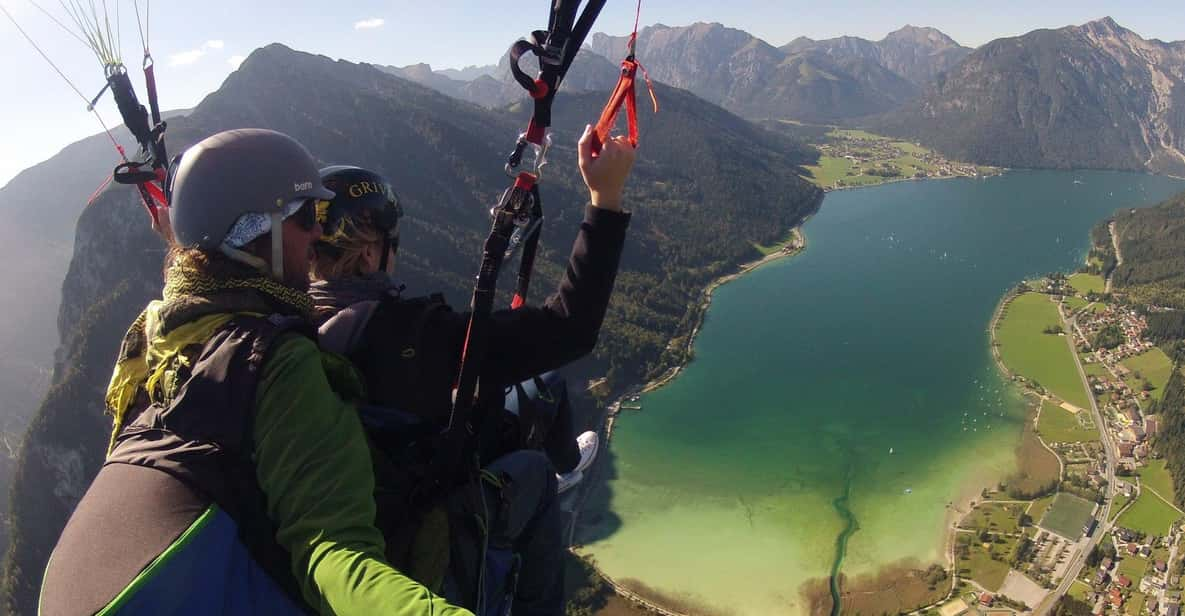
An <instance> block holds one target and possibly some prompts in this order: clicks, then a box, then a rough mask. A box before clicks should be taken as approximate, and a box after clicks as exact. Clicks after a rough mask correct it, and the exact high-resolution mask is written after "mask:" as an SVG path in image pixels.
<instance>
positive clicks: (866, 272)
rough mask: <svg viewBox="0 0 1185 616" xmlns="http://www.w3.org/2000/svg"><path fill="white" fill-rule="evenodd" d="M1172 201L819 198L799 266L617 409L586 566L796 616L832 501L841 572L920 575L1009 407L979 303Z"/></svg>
mask: <svg viewBox="0 0 1185 616" xmlns="http://www.w3.org/2000/svg"><path fill="white" fill-rule="evenodd" d="M1075 179H1077V180H1080V181H1081V183H1079V184H1076V183H1074V180H1075ZM1179 190H1185V183H1181V182H1177V181H1174V180H1170V179H1167V178H1159V177H1151V176H1145V175H1137V174H1122V173H1110V172H1015V173H1010V174H1008V175H1006V176H1003V177H999V178H992V179H987V180H949V181H932V182H909V183H900V184H892V185H888V186H881V187H876V188H869V189H861V190H852V191H841V192H834V193H830V194H828V195H827V198H826V200H825V201H824V203H823V207H822V210H821V212H820V213H819V215H818V216H816V217H815V218H814V219H812V220H811V221H810V222H809V223H808V224H807V225H806V228H805V232H806V235H807V242H808V248H807V250H806V252H805V253H803V254H802V255H800V256H798V257H795V258H794V259H790V260H786V261H781V262H776V263H774V264H771V265H769V266H766V267H764V268H761V269H759V270H757V271H756V272H754V273H752V274H750V275H748V276H745V277H743V278H741V279H739V280H737V281H735V282H733V283H730V284H728V285H725V286H724V287H721V288H720V289H718V290H717V292H716V295H715V299H714V301H713V304H712V307H711V309H710V311H709V314H708V318H707V321H706V323H705V325H704V327H703V329H702V331H701V334H700V336H699V338H698V340H697V341H696V360H695V361H694V362H692V363H691V364H690V365H689V366H688V367H687V368H686V369H685V370H684V372H683V373H682V374H681V375H680V376H679V378H677V379H676V380H675V381H674V382H672V383H671V384H670V385H668V386H667V387H665V388H663V389H661V390H659V391H657V392H654V393H652V394H649V395H646V396H644V397H643V399H642V403H643V405H644V410H643V411H623V413H624V415H623V417H622V418H621V419H620V420H619V422H618V424H617V427H616V429H615V432H614V437H613V442H612V447H611V451H610V455H612V457H613V460H612V468H613V471H614V473H613V474H614V477H613V478H612V479H611V480H610V481H608V482H607V484H606V486H605V487H604V488H603V489H602V490H601V494H599V496H600V497H601V498H599V499H594V500H600V501H603V502H604V503H607V510H603V511H600V512H597V511H592V512H590V515H586V516H584V517H583V519H585V520H590V519H591V520H594V521H595V522H596V524H595V526H594V527H592V528H587V529H585V530H584V531H582V535H581V537H580V539H581V541H582V542H583V543H584V544H585V545H586V552H588V553H590V554H592V555H593V556H594V557H595V558H596V560H597V562H598V564H599V565H600V566H601V567H602V568H603V569H604V570H605V571H606V572H607V573H608V574H609V575H611V576H613V577H614V578H617V579H619V580H630V579H632V580H638V581H640V582H642V583H643V584H645V585H646V586H648V587H650V588H652V589H655V590H657V591H658V592H659V593H662V594H664V595H666V596H671V597H676V598H678V599H679V600H681V601H686V602H689V603H693V604H697V605H699V606H702V607H704V608H707V609H705V610H704V611H708V612H718V613H733V614H799V613H803V610H804V601H803V598H802V597H801V595H800V591H801V586H802V584H803V582H805V581H807V580H808V579H812V578H814V579H818V578H823V579H825V578H826V577H827V576H828V575H829V574H830V572H831V568H832V565H833V563H834V562H835V556H836V549H837V540H838V539H839V538H840V535H841V533H842V532H843V531H844V529H845V528H848V527H849V520H848V519H846V518H845V516H844V515H843V514H842V513H841V509H842V507H838V506H837V504H842V505H843V506H844V507H846V508H847V509H849V510H850V512H851V515H852V516H853V517H854V523H855V526H854V527H855V528H856V531H855V532H854V533H851V535H850V537H849V538H848V539H847V542H846V553H845V554H844V558H843V561H842V571H843V572H844V573H845V574H847V575H859V574H862V573H872V572H875V571H877V570H878V569H879V568H880V567H882V566H884V565H886V564H890V563H894V562H897V561H900V560H902V559H914V560H917V561H922V562H926V561H938V560H940V559H941V554H940V551H941V545H942V540H943V528H944V520H945V518H946V515H947V505H948V503H950V502H952V501H957V500H958V499H959V498H961V497H962V496H964V495H966V494H967V493H969V492H978V491H979V488H980V487H982V486H984V485H987V483H988V482H990V481H993V480H994V479H996V478H999V477H1002V476H1004V475H1006V474H1007V473H1009V472H1011V471H1012V470H1013V466H1014V457H1013V456H1014V454H1013V449H1014V446H1015V443H1016V441H1017V438H1018V436H1019V433H1020V425H1021V421H1022V419H1021V416H1022V414H1023V409H1022V407H1021V404H1020V401H1019V398H1018V396H1017V395H1016V394H1015V392H1013V391H1011V390H1010V388H1008V387H1007V386H1005V384H1003V383H1002V382H1001V381H1000V379H999V377H998V375H997V374H996V371H995V369H994V368H993V366H992V363H991V358H990V354H989V349H988V335H987V331H986V328H987V324H988V321H989V319H990V317H991V312H992V309H993V308H994V306H995V303H996V301H997V300H998V299H999V297H1000V296H1001V294H1002V293H1003V292H1004V291H1005V290H1006V289H1007V288H1008V287H1010V286H1011V285H1013V284H1014V283H1016V282H1017V281H1019V280H1021V279H1022V278H1023V277H1024V276H1025V275H1028V274H1034V273H1041V272H1047V271H1051V270H1063V269H1072V268H1074V267H1076V266H1077V265H1078V264H1079V263H1081V261H1082V259H1083V257H1084V256H1085V253H1086V250H1087V248H1088V244H1089V238H1088V232H1089V229H1090V228H1091V226H1092V225H1094V224H1095V223H1096V222H1097V221H1098V220H1100V219H1102V218H1103V217H1105V216H1106V215H1107V214H1109V213H1110V212H1112V211H1114V210H1116V209H1118V208H1121V207H1130V206H1139V205H1147V204H1151V203H1154V202H1156V201H1159V200H1161V199H1163V198H1165V197H1167V196H1169V195H1171V194H1173V193H1175V192H1177V191H1179ZM890 448H892V450H893V451H892V453H890ZM849 480H850V493H848V495H847V499H846V501H844V500H843V498H844V495H845V493H846V490H847V487H848V481H849ZM821 588H822V589H823V591H824V592H826V588H827V587H826V584H823V585H822V586H821Z"/></svg>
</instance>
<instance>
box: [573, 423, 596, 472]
mask: <svg viewBox="0 0 1185 616" xmlns="http://www.w3.org/2000/svg"><path fill="white" fill-rule="evenodd" d="M599 445H600V439H599V438H597V433H596V432H593V431H592V430H589V431H588V432H585V433H583V434H581V435H580V436H578V437H576V447H578V448H579V449H580V462H578V463H577V464H576V468H574V469H572V472H580V471H584V470H586V469H588V467H590V466H592V463H593V460H596V459H597V448H598V446H599Z"/></svg>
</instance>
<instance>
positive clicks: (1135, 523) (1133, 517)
mask: <svg viewBox="0 0 1185 616" xmlns="http://www.w3.org/2000/svg"><path fill="white" fill-rule="evenodd" d="M1177 517H1178V514H1177V510H1176V509H1173V508H1172V507H1170V506H1168V504H1167V503H1165V502H1164V501H1162V500H1160V499H1159V498H1157V496H1156V495H1155V494H1153V493H1152V492H1141V493H1140V496H1139V497H1138V498H1136V502H1135V503H1133V504H1132V506H1131V508H1129V509H1128V510H1127V511H1126V512H1125V513H1124V514H1123V515H1122V516H1120V517H1119V520H1118V522H1116V523H1117V524H1118V525H1120V526H1123V527H1125V528H1130V529H1132V530H1137V531H1140V532H1142V533H1145V534H1148V535H1160V536H1163V535H1164V534H1166V533H1168V532H1169V526H1171V525H1172V524H1173V521H1174V520H1176V519H1177Z"/></svg>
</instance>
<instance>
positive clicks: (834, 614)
mask: <svg viewBox="0 0 1185 616" xmlns="http://www.w3.org/2000/svg"><path fill="white" fill-rule="evenodd" d="M852 470H853V465H852V464H850V463H849V464H848V472H847V476H846V478H845V479H844V485H843V494H842V495H841V496H840V497H839V498H836V499H835V500H833V501H831V505H832V506H833V507H835V511H836V512H837V513H839V517H840V518H842V519H843V520H844V522H845V523H846V524H845V525H844V528H843V530H842V531H840V533H839V536H838V537H836V538H835V560H834V561H832V563H831V616H839V614H840V612H841V611H842V608H843V604H842V600H841V599H840V595H839V575H840V568H841V567H842V566H843V559H844V556H845V555H846V554H847V551H848V539H850V538H851V537H852V535H854V534H855V533H856V531H858V530H860V523H859V522H857V521H856V516H855V515H854V514H853V513H852V510H851V509H849V508H848V502H849V500H850V499H851V497H852Z"/></svg>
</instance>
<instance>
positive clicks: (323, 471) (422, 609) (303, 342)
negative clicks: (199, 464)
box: [254, 336, 472, 616]
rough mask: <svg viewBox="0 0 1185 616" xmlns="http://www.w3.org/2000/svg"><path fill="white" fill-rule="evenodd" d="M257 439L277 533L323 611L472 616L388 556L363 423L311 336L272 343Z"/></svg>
mask: <svg viewBox="0 0 1185 616" xmlns="http://www.w3.org/2000/svg"><path fill="white" fill-rule="evenodd" d="M254 440H255V456H256V473H257V475H258V478H259V485H260V487H262V488H263V491H264V493H265V494H266V495H267V509H268V515H269V516H270V517H271V519H272V520H274V521H275V522H276V524H277V526H278V531H277V533H276V539H277V540H278V541H279V543H280V545H282V546H284V547H285V548H286V549H287V550H288V551H289V552H290V553H291V554H292V568H293V572H294V573H295V574H296V579H297V580H298V581H299V583H300V588H301V592H302V593H303V594H304V597H305V599H306V600H307V601H308V602H309V604H310V605H312V606H313V607H315V608H316V609H317V611H318V612H319V613H320V614H337V615H340V616H352V615H355V614H358V615H361V614H367V615H369V614H391V615H399V616H413V615H414V616H427V615H429V614H431V615H433V616H472V615H471V614H470V612H468V611H467V610H464V609H461V608H458V607H454V606H451V605H449V604H448V603H447V602H446V601H445V600H444V599H442V598H440V597H437V596H435V595H433V594H432V593H431V592H429V591H428V589H427V588H425V587H424V586H422V585H420V584H418V583H416V582H415V581H414V580H412V579H411V578H408V577H407V576H405V575H403V574H402V573H400V572H398V571H396V570H395V569H394V568H392V567H391V566H390V565H389V564H387V562H386V559H385V557H384V556H383V551H384V544H383V537H382V534H381V533H379V531H378V529H376V528H375V526H374V517H375V505H374V496H373V492H374V475H373V471H372V470H371V460H370V452H369V450H368V449H367V443H366V439H365V436H364V434H363V432H362V425H361V423H359V421H358V416H357V413H355V412H354V409H353V407H352V406H350V405H349V404H347V403H345V402H343V401H342V400H341V399H340V398H338V397H337V395H336V394H335V393H334V392H333V390H332V389H330V386H329V381H328V380H327V378H326V376H325V372H324V370H323V369H322V366H321V354H320V351H319V350H318V349H317V347H316V345H315V344H314V343H313V342H312V341H311V340H308V339H307V338H304V337H300V336H291V337H288V338H285V339H283V340H281V341H280V342H279V343H277V345H276V347H275V348H274V349H273V352H272V354H271V356H270V357H269V358H268V361H267V363H266V365H265V366H264V368H263V374H262V380H261V381H260V383H259V391H258V393H257V394H256V415H255V431H254Z"/></svg>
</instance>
